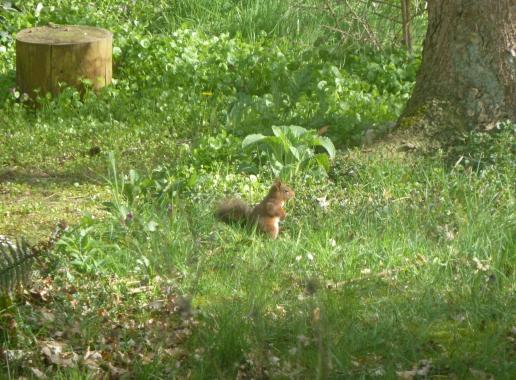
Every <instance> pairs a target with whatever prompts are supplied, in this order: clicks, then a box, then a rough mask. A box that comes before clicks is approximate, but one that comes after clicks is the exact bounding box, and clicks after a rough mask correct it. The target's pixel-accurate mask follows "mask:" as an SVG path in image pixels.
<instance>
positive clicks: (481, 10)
mask: <svg viewBox="0 0 516 380" xmlns="http://www.w3.org/2000/svg"><path fill="white" fill-rule="evenodd" d="M515 17H516V2H515V1H514V0H453V1H451V0H428V30H427V34H426V38H425V42H424V47H423V58H422V64H421V67H420V69H419V72H418V74H417V77H416V85H415V88H414V92H413V94H412V97H411V99H410V100H409V102H408V104H407V107H406V110H405V112H404V113H403V115H402V119H403V118H404V117H407V116H413V115H416V114H418V112H420V111H421V109H422V108H424V107H425V105H427V104H428V103H429V102H432V101H434V100H438V101H444V102H445V103H446V104H448V105H450V106H451V107H453V109H454V112H455V113H456V115H458V116H459V118H461V121H463V125H464V126H467V127H470V128H471V127H477V126H479V125H480V126H488V125H494V123H495V122H496V121H499V120H505V119H511V120H513V121H516V26H515V22H514V20H515Z"/></svg>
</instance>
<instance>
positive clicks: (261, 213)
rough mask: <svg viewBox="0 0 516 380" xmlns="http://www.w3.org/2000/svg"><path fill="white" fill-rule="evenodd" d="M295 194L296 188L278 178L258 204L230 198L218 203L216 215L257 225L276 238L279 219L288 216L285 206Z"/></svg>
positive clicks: (224, 218) (228, 221) (219, 217)
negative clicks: (252, 204) (293, 188)
mask: <svg viewBox="0 0 516 380" xmlns="http://www.w3.org/2000/svg"><path fill="white" fill-rule="evenodd" d="M294 195H295V193H294V190H292V189H291V188H290V187H289V186H287V185H286V184H284V183H281V181H280V180H279V179H277V180H276V181H274V184H273V185H272V187H271V188H270V190H269V192H268V194H267V195H266V196H265V198H263V200H262V201H261V202H260V203H258V204H257V205H256V206H254V207H251V206H249V205H248V204H247V203H246V202H244V201H243V200H242V199H239V198H230V199H226V200H224V201H222V202H221V203H220V204H219V205H218V207H217V210H216V212H215V216H216V217H217V218H218V219H220V220H222V221H224V222H227V223H231V222H242V223H246V224H248V225H256V226H258V229H259V230H260V231H262V232H264V233H266V234H267V235H269V237H271V238H272V239H276V238H277V237H278V233H279V221H280V219H285V216H286V213H285V210H284V209H283V206H284V205H285V202H286V201H287V200H288V199H291V198H293V197H294Z"/></svg>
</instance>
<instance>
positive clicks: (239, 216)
mask: <svg viewBox="0 0 516 380" xmlns="http://www.w3.org/2000/svg"><path fill="white" fill-rule="evenodd" d="M251 211H252V208H251V207H250V206H249V205H248V204H247V203H245V202H244V201H243V200H241V199H238V198H231V199H225V200H223V201H222V202H221V203H220V204H219V205H218V206H217V210H216V211H215V216H216V217H217V218H218V219H220V220H222V221H223V222H226V223H234V222H239V223H247V222H248V221H249V218H250V216H251Z"/></svg>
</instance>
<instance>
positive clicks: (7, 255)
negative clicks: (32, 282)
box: [0, 239, 39, 294]
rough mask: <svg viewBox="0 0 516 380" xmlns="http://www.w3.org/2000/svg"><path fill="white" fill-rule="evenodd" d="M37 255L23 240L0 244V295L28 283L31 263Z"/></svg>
mask: <svg viewBox="0 0 516 380" xmlns="http://www.w3.org/2000/svg"><path fill="white" fill-rule="evenodd" d="M38 254H39V252H38V251H34V250H33V249H32V248H31V247H30V245H29V244H28V243H27V241H26V240H25V239H21V240H18V241H17V242H16V243H12V242H4V243H0V293H2V294H6V293H9V292H11V291H13V290H14V289H16V288H17V287H18V286H20V285H25V284H27V283H28V280H29V278H30V271H31V269H32V263H33V262H34V259H35V258H36V256H37V255H38Z"/></svg>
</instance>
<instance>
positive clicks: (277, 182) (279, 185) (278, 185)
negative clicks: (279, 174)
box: [274, 178, 281, 189]
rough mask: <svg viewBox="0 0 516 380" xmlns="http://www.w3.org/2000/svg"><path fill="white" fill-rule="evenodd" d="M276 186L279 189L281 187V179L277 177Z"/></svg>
mask: <svg viewBox="0 0 516 380" xmlns="http://www.w3.org/2000/svg"><path fill="white" fill-rule="evenodd" d="M274 186H275V187H276V188H277V189H279V188H280V187H281V179H279V178H276V179H275V180H274Z"/></svg>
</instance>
